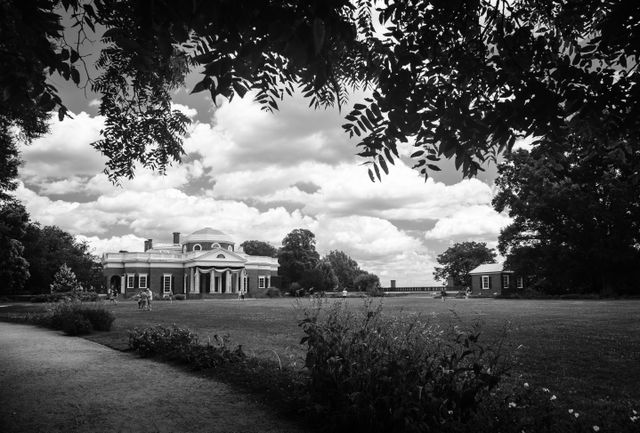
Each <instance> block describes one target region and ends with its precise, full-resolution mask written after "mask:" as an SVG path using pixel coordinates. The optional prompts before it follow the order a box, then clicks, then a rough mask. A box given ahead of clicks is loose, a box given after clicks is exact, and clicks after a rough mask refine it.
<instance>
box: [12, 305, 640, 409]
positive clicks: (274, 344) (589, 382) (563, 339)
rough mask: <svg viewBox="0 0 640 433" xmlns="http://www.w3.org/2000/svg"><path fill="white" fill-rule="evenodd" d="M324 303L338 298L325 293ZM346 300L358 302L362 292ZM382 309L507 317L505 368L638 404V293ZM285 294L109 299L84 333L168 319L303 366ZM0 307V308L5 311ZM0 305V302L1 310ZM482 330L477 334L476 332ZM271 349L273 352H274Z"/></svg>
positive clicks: (490, 319)
mask: <svg viewBox="0 0 640 433" xmlns="http://www.w3.org/2000/svg"><path fill="white" fill-rule="evenodd" d="M329 302H341V301H340V300H330V301H329ZM347 302H348V303H349V304H350V305H352V306H354V308H357V307H359V306H361V305H362V303H363V301H362V300H360V299H349V300H347ZM382 302H383V304H384V311H385V312H386V314H393V315H403V314H410V313H420V314H425V315H428V316H431V317H432V318H433V319H432V320H437V321H441V322H443V323H445V322H450V321H452V320H456V319H455V317H456V316H457V317H459V318H460V320H462V321H463V322H466V323H469V322H473V321H475V320H480V321H481V322H482V323H483V328H482V329H483V334H484V335H483V336H484V337H486V338H488V339H492V338H494V337H496V336H497V335H499V333H500V331H501V330H502V329H503V328H504V326H505V324H508V326H509V329H510V334H509V335H510V337H509V341H510V348H511V349H513V350H515V349H516V348H518V347H519V348H518V349H517V350H516V351H515V353H516V364H515V367H514V369H513V371H512V376H513V377H519V378H523V379H524V380H526V381H528V382H529V383H530V384H531V385H532V386H539V387H547V388H549V389H551V391H552V392H553V393H555V394H557V395H558V398H559V399H560V398H562V399H564V400H565V402H567V403H568V404H569V405H570V406H569V407H576V408H582V410H593V409H597V408H598V407H599V406H606V405H609V404H616V405H618V404H622V405H630V406H631V407H635V408H636V409H638V408H640V386H639V384H640V301H637V300H610V301H598V300H584V301H583V300H580V301H573V300H495V299H468V300H467V299H448V300H447V301H446V302H441V301H440V300H434V299H432V298H430V297H426V296H407V297H389V298H384V300H383V301H382ZM305 305H309V302H308V301H307V300H304V301H302V302H301V304H300V306H298V307H296V305H295V302H294V301H293V300H291V299H287V298H284V299H259V300H253V299H247V300H245V301H239V300H203V301H175V302H173V303H168V302H161V301H155V302H154V304H153V311H139V310H138V309H137V305H136V304H135V303H134V302H131V301H127V302H120V303H119V304H118V305H111V304H107V308H108V309H110V310H112V311H113V312H114V313H115V315H116V317H117V319H116V322H115V326H114V329H113V330H112V331H110V332H106V333H95V334H92V335H90V336H88V337H87V338H89V339H91V340H93V341H97V342H99V343H102V344H106V345H109V346H112V347H115V348H119V349H126V348H127V344H128V342H127V330H128V329H131V328H134V327H147V326H153V325H156V324H164V325H171V324H173V323H175V324H177V325H179V326H183V327H188V328H190V329H191V330H193V331H195V332H197V333H198V335H199V336H200V338H201V341H206V339H207V338H208V337H212V336H213V335H215V334H218V335H221V334H229V335H230V337H231V340H232V342H233V343H234V344H242V346H243V348H244V349H245V351H246V352H247V353H248V354H250V355H256V356H262V357H266V358H271V359H274V360H277V359H278V358H279V359H280V361H281V362H282V363H283V364H284V363H286V364H292V363H294V362H295V363H296V365H301V362H302V356H303V351H302V348H301V346H300V345H299V341H300V338H301V337H302V333H301V331H300V329H299V328H298V326H297V318H298V317H300V315H301V312H300V308H301V306H305ZM2 310H3V309H2V308H0V316H1V315H2V314H3V311H2ZM4 310H6V309H4ZM482 338H483V337H481V339H482ZM276 353H277V355H276Z"/></svg>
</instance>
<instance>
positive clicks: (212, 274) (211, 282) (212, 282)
mask: <svg viewBox="0 0 640 433" xmlns="http://www.w3.org/2000/svg"><path fill="white" fill-rule="evenodd" d="M209 277H211V280H209V293H214V292H215V287H214V285H215V283H216V271H214V270H213V269H212V270H211V272H209Z"/></svg>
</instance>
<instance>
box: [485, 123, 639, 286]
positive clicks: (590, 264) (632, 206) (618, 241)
mask: <svg viewBox="0 0 640 433" xmlns="http://www.w3.org/2000/svg"><path fill="white" fill-rule="evenodd" d="M595 148H598V149H599V151H598V156H595V155H594V153H593V152H594V149H595ZM604 150H607V151H604ZM498 173H499V177H498V179H497V181H496V184H497V186H498V193H497V194H496V196H495V198H494V200H493V204H494V207H495V208H496V210H497V211H499V212H502V211H508V212H509V215H510V216H511V217H512V218H513V222H512V223H511V224H510V225H509V226H507V227H506V228H505V229H503V231H502V232H501V234H500V238H499V244H498V247H499V249H500V252H501V253H502V254H504V255H506V257H507V262H506V264H507V266H508V267H509V268H510V269H511V270H514V271H517V272H519V273H520V274H521V275H527V276H528V277H529V278H530V279H531V282H530V283H531V284H532V285H533V286H534V287H537V288H539V289H541V290H544V291H547V292H551V293H564V292H566V291H569V290H572V291H583V292H601V293H604V294H611V293H614V292H627V293H629V292H634V291H635V293H637V286H638V285H637V281H638V278H640V271H639V269H640V194H639V191H640V149H638V148H631V147H629V146H623V147H617V146H615V147H610V148H607V147H605V146H603V145H602V143H600V142H595V141H591V140H584V139H582V138H580V137H576V136H573V137H571V138H570V141H567V142H558V143H556V144H555V146H554V147H553V152H550V151H549V149H544V150H543V149H540V148H534V149H532V150H531V152H528V151H525V150H520V151H518V152H514V153H513V154H512V155H510V156H509V157H508V158H507V159H506V161H505V162H504V163H503V164H501V165H500V166H499V168H498Z"/></svg>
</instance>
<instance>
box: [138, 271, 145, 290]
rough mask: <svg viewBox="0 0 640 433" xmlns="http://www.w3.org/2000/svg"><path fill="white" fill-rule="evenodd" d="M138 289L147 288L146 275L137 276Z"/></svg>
mask: <svg viewBox="0 0 640 433" xmlns="http://www.w3.org/2000/svg"><path fill="white" fill-rule="evenodd" d="M138 287H139V288H141V289H146V288H147V274H139V275H138Z"/></svg>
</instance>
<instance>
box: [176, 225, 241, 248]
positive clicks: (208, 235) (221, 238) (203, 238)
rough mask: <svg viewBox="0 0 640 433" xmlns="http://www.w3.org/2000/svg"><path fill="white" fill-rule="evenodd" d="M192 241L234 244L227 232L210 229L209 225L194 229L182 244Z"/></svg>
mask: <svg viewBox="0 0 640 433" xmlns="http://www.w3.org/2000/svg"><path fill="white" fill-rule="evenodd" d="M193 242H225V243H228V244H234V242H233V240H232V239H231V237H230V236H229V235H228V234H226V233H224V232H221V231H220V230H215V229H212V228H211V227H205V228H203V229H200V230H196V231H195V232H193V233H191V234H190V235H189V236H187V237H186V238H185V239H184V241H182V243H183V244H187V243H193Z"/></svg>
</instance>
